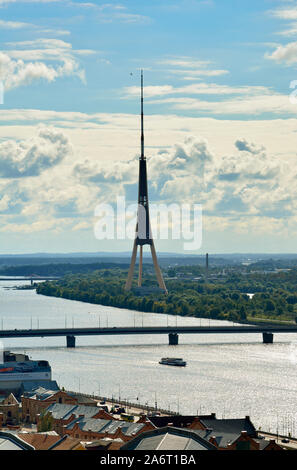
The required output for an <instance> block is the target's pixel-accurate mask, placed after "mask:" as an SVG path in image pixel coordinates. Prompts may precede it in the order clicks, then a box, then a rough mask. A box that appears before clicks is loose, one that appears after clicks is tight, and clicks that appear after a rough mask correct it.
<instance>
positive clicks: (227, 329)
mask: <svg viewBox="0 0 297 470" xmlns="http://www.w3.org/2000/svg"><path fill="white" fill-rule="evenodd" d="M211 333H213V334H218V333H221V334H226V333H228V334H229V333H230V334H235V333H239V334H242V333H249V334H250V333H260V334H262V337H263V343H265V344H268V343H270V344H271V343H273V334H274V333H297V325H296V326H295V325H293V326H273V325H267V326H265V325H264V326H259V325H234V326H142V327H135V326H134V327H106V328H46V329H39V328H38V329H27V330H21V329H14V330H0V339H1V338H33V337H40V338H44V337H54V336H65V337H66V344H67V347H68V348H74V347H75V339H76V338H75V337H76V336H95V335H154V334H158V335H160V334H166V335H168V338H169V344H170V345H177V344H178V339H179V337H178V335H179V334H211Z"/></svg>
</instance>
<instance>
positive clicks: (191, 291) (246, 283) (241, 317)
mask: <svg viewBox="0 0 297 470" xmlns="http://www.w3.org/2000/svg"><path fill="white" fill-rule="evenodd" d="M169 274H173V273H169ZM175 274H176V273H175ZM126 277H127V270H126V269H123V268H122V267H113V268H111V267H109V268H108V269H106V268H104V269H103V268H101V269H98V270H96V271H93V272H91V273H80V274H69V275H67V276H65V277H64V278H63V279H61V280H58V281H46V282H43V283H38V284H37V285H36V291H37V293H38V294H42V295H48V296H54V297H62V298H65V299H71V300H79V301H82V302H89V303H94V304H101V305H106V306H113V307H120V308H127V309H131V310H138V311H143V312H154V313H165V314H170V315H181V316H194V317H201V318H211V319H219V320H229V321H233V322H257V321H271V322H276V321H277V322H290V323H295V319H296V317H297V287H296V286H297V269H291V270H288V271H286V272H277V273H264V272H263V273H261V272H257V273H244V274H243V273H241V272H237V271H236V272H230V273H226V274H224V276H221V277H216V276H215V275H213V278H211V276H210V278H206V277H205V276H200V277H199V278H197V279H182V278H180V279H179V278H178V277H174V278H170V277H169V278H166V286H167V289H168V295H164V294H163V293H160V292H158V290H156V291H154V292H150V293H145V295H139V293H138V292H137V290H136V289H135V290H134V289H132V290H131V291H129V292H127V291H125V290H124V286H125V281H126ZM143 285H144V287H149V288H151V287H152V286H155V285H156V281H155V278H154V276H153V275H152V274H147V275H146V279H145V281H144V283H143ZM135 287H136V279H135ZM247 294H254V295H253V296H252V298H251V297H250V296H249V295H247Z"/></svg>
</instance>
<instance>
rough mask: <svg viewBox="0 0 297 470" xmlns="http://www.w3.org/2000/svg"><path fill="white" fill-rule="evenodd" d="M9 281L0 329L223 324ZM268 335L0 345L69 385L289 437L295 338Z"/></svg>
mask: <svg viewBox="0 0 297 470" xmlns="http://www.w3.org/2000/svg"><path fill="white" fill-rule="evenodd" d="M18 283H19V282H18ZM23 283H25V281H23ZM8 284H11V283H9V282H1V284H0V305H1V311H0V328H4V329H10V328H12V329H13V328H31V326H32V327H33V328H38V327H39V328H48V327H60V328H63V327H65V326H69V327H72V326H75V327H78V326H99V325H100V326H133V325H136V326H141V325H142V324H143V325H145V326H146V325H151V326H153V325H163V326H166V325H167V324H168V325H171V326H174V325H175V324H176V322H177V324H178V325H197V324H198V325H199V324H202V325H208V324H228V322H218V321H210V322H209V320H205V319H203V320H200V319H197V318H181V317H178V318H177V317H173V316H167V315H162V314H151V313H141V312H134V311H130V310H126V309H117V308H113V307H104V306H100V305H92V304H87V303H82V302H76V301H70V300H65V299H56V298H51V297H44V296H39V295H37V294H36V293H35V291H32V290H30V291H21V290H6V289H4V288H3V287H5V286H7V285H8ZM1 286H2V288H1ZM274 339H275V342H274V344H272V345H264V344H262V335H261V334H241V335H240V334H236V335H235V334H234V335H233V334H229V335H228V334H211V335H191V334H189V335H187V334H184V335H179V340H180V344H179V345H178V346H169V345H168V336H167V335H151V336H150V335H143V336H141V335H136V336H103V337H99V336H95V337H77V338H76V344H77V347H76V348H75V349H67V348H66V347H65V344H66V341H65V338H59V337H57V338H11V339H5V340H3V342H4V345H5V347H6V348H11V349H16V348H18V349H22V350H26V352H27V353H28V354H29V355H30V356H31V357H32V358H33V359H46V360H48V361H49V362H50V364H51V365H52V369H53V378H54V379H55V380H57V381H58V383H59V385H60V386H64V387H65V388H68V389H74V390H80V391H81V392H87V393H94V394H98V393H100V394H101V395H104V396H109V397H112V396H113V397H114V399H117V398H119V397H120V398H121V399H127V400H137V398H138V400H139V402H140V403H147V402H148V403H149V404H151V405H153V404H154V402H155V399H156V400H157V403H158V406H162V407H164V408H170V409H171V410H174V411H178V410H179V411H180V413H188V414H191V413H192V414H194V413H197V412H198V413H211V412H216V413H217V416H218V417H222V416H224V417H243V416H245V415H250V416H251V418H252V420H253V422H254V423H255V424H256V425H257V426H261V427H262V429H266V430H269V429H270V430H271V431H272V430H273V431H276V430H277V428H278V431H279V432H280V433H281V432H291V433H292V434H296V433H295V426H296V423H295V420H296V419H297V413H296V412H295V405H296V399H297V383H296V367H297V337H295V335H293V334H276V335H275V336H274ZM165 356H177V357H182V358H184V359H185V360H186V361H187V367H181V368H175V367H169V366H164V365H160V364H159V360H160V358H161V357H165ZM296 431H297V428H296Z"/></svg>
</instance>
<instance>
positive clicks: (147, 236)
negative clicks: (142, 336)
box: [125, 70, 167, 294]
mask: <svg viewBox="0 0 297 470" xmlns="http://www.w3.org/2000/svg"><path fill="white" fill-rule="evenodd" d="M147 188H148V187H147V169H146V157H145V156H144V131H143V71H142V70H141V155H140V158H139V178H138V211H137V222H136V233H135V240H134V244H133V250H132V257H131V264H130V268H129V272H128V278H127V281H126V285H125V290H130V289H131V287H132V280H133V273H134V267H135V261H136V256H137V248H138V246H139V271H138V287H141V284H142V263H143V246H144V245H149V246H150V249H151V254H152V259H153V263H154V268H155V272H156V276H157V281H158V284H159V288H160V289H162V290H163V291H164V292H165V294H167V289H166V286H165V283H164V280H163V276H162V273H161V270H160V267H159V264H158V260H157V253H156V249H155V245H154V240H153V237H152V233H151V224H150V215H149V202H148V189H147Z"/></svg>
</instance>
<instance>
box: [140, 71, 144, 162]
mask: <svg viewBox="0 0 297 470" xmlns="http://www.w3.org/2000/svg"><path fill="white" fill-rule="evenodd" d="M140 158H141V160H143V159H144V133H143V71H142V70H141V156H140Z"/></svg>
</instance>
